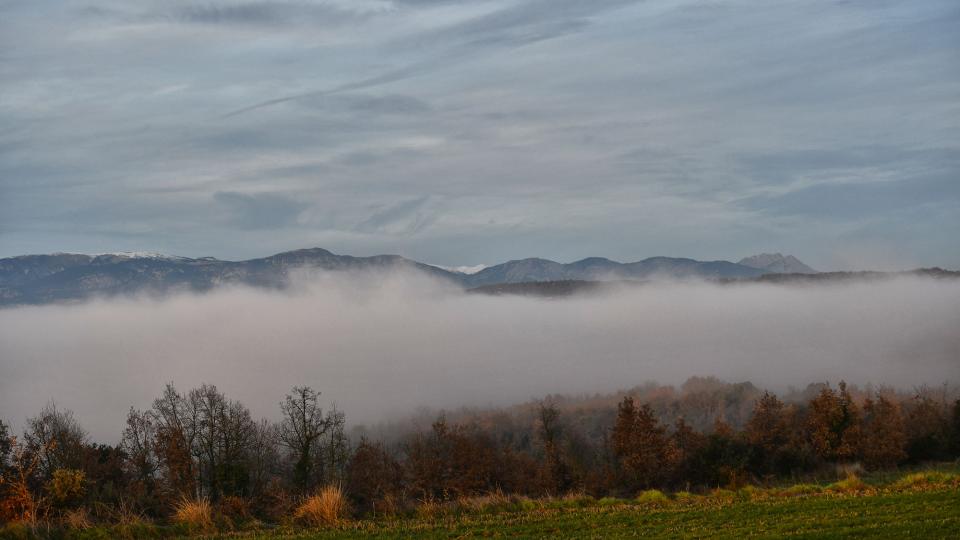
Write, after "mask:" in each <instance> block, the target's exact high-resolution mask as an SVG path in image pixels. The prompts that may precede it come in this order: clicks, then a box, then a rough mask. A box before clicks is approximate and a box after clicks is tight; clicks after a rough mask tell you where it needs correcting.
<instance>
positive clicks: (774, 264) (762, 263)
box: [737, 253, 817, 274]
mask: <svg viewBox="0 0 960 540" xmlns="http://www.w3.org/2000/svg"><path fill="white" fill-rule="evenodd" d="M737 264H740V265H743V266H749V267H750V268H757V269H760V270H765V271H767V272H770V273H774V274H816V273H817V271H816V270H814V269H813V268H810V267H809V266H807V265H805V264H803V263H802V262H800V259H797V258H796V257H794V256H793V255H786V256H784V255H781V254H780V253H761V254H759V255H754V256H752V257H745V258H743V259H740V262H739V263H737Z"/></svg>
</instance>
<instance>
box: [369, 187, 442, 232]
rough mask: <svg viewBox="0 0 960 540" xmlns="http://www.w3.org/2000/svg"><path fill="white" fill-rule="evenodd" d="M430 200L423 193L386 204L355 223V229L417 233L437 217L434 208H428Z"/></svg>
mask: <svg viewBox="0 0 960 540" xmlns="http://www.w3.org/2000/svg"><path fill="white" fill-rule="evenodd" d="M430 202H431V198H430V197H429V196H427V195H425V196H423V197H418V198H416V199H410V200H407V201H401V202H398V203H396V204H393V205H390V206H387V207H386V208H382V209H380V210H377V211H376V212H374V213H373V215H371V216H370V217H368V218H367V219H365V220H364V221H363V222H361V223H360V224H359V225H357V230H358V231H360V232H367V233H370V232H388V233H390V234H406V235H409V234H414V233H417V232H419V231H421V230H423V229H424V228H426V227H428V226H430V224H431V223H433V222H434V221H435V220H436V218H437V213H436V210H435V209H431V208H429V204H430Z"/></svg>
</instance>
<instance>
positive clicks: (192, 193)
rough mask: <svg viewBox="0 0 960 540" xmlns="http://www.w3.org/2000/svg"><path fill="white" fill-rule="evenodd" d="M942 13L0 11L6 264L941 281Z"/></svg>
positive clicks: (888, 8) (843, 5) (882, 8)
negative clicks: (362, 264)
mask: <svg viewBox="0 0 960 540" xmlns="http://www.w3.org/2000/svg"><path fill="white" fill-rule="evenodd" d="M957 28H960V4H958V3H957V2H956V0H916V1H910V2H902V1H888V0H850V1H835V0H834V1H825V0H798V1H793V0H783V1H779V0H778V1H770V0H752V1H741V0H725V1H711V0H650V1H627V0H590V1H584V0H326V1H320V0H294V1H277V2H266V1H246V0H208V1H204V2H195V1H183V0H162V1H161V0H140V1H137V2H130V1H128V0H83V1H73V0H61V1H53V0H0V257H3V256H12V255H17V254H24V253H45V252H57V251H66V252H88V253H96V252H105V251H119V250H148V251H158V252H164V253H170V254H177V255H183V256H191V257H199V256H215V257H218V258H223V259H245V258H252V257H258V256H266V255H269V254H272V253H276V252H280V251H285V250H289V249H296V248H303V247H312V246H319V247H324V248H326V249H329V250H332V251H334V252H337V253H347V254H352V255H371V254H377V253H397V254H401V255H404V256H407V257H410V258H414V259H417V260H421V261H424V262H428V263H433V264H442V265H451V266H455V265H478V264H491V263H496V262H501V261H504V260H508V259H516V258H522V257H530V256H541V257H547V258H551V259H554V260H558V261H562V262H567V261H572V260H576V259H579V258H583V257H587V256H605V257H609V258H612V259H616V260H621V261H634V260H640V259H643V258H645V257H650V256H655V255H667V256H687V257H693V258H698V259H728V260H737V259H739V258H740V257H744V256H747V255H752V254H754V253H758V252H766V251H781V252H784V253H792V254H794V255H796V256H798V257H799V258H800V259H801V260H803V261H804V262H806V263H808V264H810V265H811V266H814V267H816V268H818V269H853V268H875V269H902V268H913V267H917V266H942V267H947V268H958V267H960V234H958V233H960V54H958V53H960V32H958V31H957Z"/></svg>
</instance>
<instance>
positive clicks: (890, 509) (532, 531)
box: [245, 489, 960, 539]
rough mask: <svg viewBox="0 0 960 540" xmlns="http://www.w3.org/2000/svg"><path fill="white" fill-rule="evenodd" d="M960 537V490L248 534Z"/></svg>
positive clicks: (548, 511) (620, 507)
mask: <svg viewBox="0 0 960 540" xmlns="http://www.w3.org/2000/svg"><path fill="white" fill-rule="evenodd" d="M413 536H416V537H420V538H479V537H512V538H548V537H549V538H637V537H645V538H647V537H649V538H677V537H686V538H745V537H755V538H781V537H793V538H864V537H869V538H960V490H957V489H943V490H933V491H920V492H905V493H881V494H875V495H814V496H807V497H794V498H789V499H770V500H756V501H752V500H747V501H734V502H728V503H724V502H715V501H702V502H696V503H692V504H689V505H687V504H682V505H676V504H674V505H666V506H663V507H651V506H644V505H628V504H611V505H602V506H601V505H595V506H589V507H584V508H544V509H537V510H530V511H520V512H505V513H496V514H464V515H460V516H450V517H440V518H432V519H426V518H420V519H409V520H397V521H392V522H369V521H368V522H357V523H354V524H352V525H351V524H345V525H344V526H343V527H342V528H340V529H337V530H322V531H302V532H299V533H296V532H292V531H290V532H275V533H267V532H259V533H254V534H249V535H245V537H248V538H277V539H279V538H290V539H308V538H318V539H320V538H371V537H375V538H410V537H413Z"/></svg>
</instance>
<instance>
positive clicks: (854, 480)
mask: <svg viewBox="0 0 960 540" xmlns="http://www.w3.org/2000/svg"><path fill="white" fill-rule="evenodd" d="M867 489H868V488H867V484H865V483H863V480H861V479H860V477H859V476H857V475H855V474H851V475H850V476H848V477H846V478H844V479H843V480H840V481H838V482H834V483H832V484H830V485H829V486H827V491H832V492H834V493H861V492H864V491H866V490H867Z"/></svg>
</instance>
